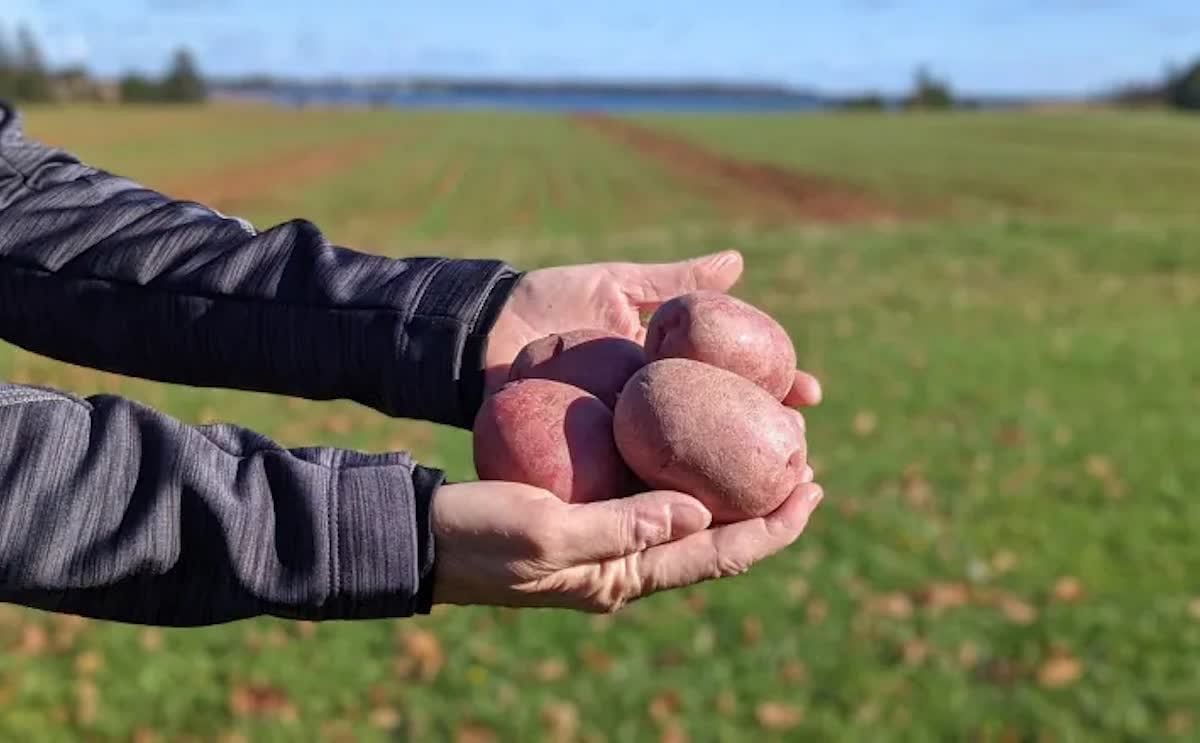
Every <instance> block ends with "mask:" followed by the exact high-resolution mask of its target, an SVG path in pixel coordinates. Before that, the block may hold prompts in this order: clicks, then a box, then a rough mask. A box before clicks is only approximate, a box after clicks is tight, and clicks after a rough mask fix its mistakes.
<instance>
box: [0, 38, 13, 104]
mask: <svg viewBox="0 0 1200 743" xmlns="http://www.w3.org/2000/svg"><path fill="white" fill-rule="evenodd" d="M16 72H17V64H16V57H15V56H14V55H13V52H12V49H10V48H9V46H8V33H7V32H6V30H5V28H4V26H0V98H14V97H16V96H15V95H14V92H15V91H14V90H13V86H14V84H15V82H16Z"/></svg>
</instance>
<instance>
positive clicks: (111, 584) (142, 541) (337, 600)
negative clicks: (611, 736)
mask: <svg viewBox="0 0 1200 743" xmlns="http://www.w3.org/2000/svg"><path fill="white" fill-rule="evenodd" d="M441 482H442V474H441V473H440V472H438V471H436V470H430V469H425V468H422V467H419V466H416V465H414V464H413V462H412V461H411V460H410V459H409V458H408V456H407V455H404V454H383V455H369V454H362V453H358V452H351V451H342V450H335V449H319V448H311V449H300V450H292V451H288V450H285V449H283V448H281V447H279V446H278V445H276V444H274V443H273V442H271V441H269V440H267V439H265V438H263V437H262V436H259V435H257V434H255V433H253V432H251V431H247V430H244V429H239V428H236V427H233V426H210V427H199V428H197V427H190V426H185V425H183V424H181V423H179V422H178V421H175V420H173V419H171V418H169V417H167V416H165V415H162V414H160V413H157V412H155V411H153V410H150V409H148V408H146V407H143V406H141V405H138V404H135V403H132V402H129V401H127V400H124V399H121V398H117V397H111V396H97V397H92V398H88V399H79V398H75V397H71V396H68V395H64V394H60V393H58V392H54V391H48V390H44V389H40V388H33V387H20V386H14V385H0V601H5V602H10V603H17V604H22V605H25V606H30V607H36V608H40V609H45V610H49V611H57V612H67V613H73V614H80V615H84V616H90V617H95V618H100V619H109V620H117V621H123V622H134V623H142V624H156V625H167V626H194V625H206V624H215V623H221V622H227V621H232V620H236V619H242V618H246V617H252V616H257V615H275V616H281V617H288V618H304V619H314V620H319V619H360V618H373V617H399V616H408V615H411V614H414V613H424V612H426V611H428V608H429V605H430V602H431V600H432V590H433V587H432V570H433V567H432V566H433V542H432V532H431V530H430V523H429V504H430V502H431V498H432V496H433V493H434V492H435V491H436V489H437V488H438V487H439V485H440V484H441Z"/></svg>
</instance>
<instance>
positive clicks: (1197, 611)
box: [1188, 597, 1200, 622]
mask: <svg viewBox="0 0 1200 743" xmlns="http://www.w3.org/2000/svg"><path fill="white" fill-rule="evenodd" d="M1188 614H1191V615H1192V619H1195V620H1196V621H1197V622H1200V597H1197V598H1194V599H1192V600H1191V601H1189V602H1188Z"/></svg>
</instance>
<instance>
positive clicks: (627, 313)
mask: <svg viewBox="0 0 1200 743" xmlns="http://www.w3.org/2000/svg"><path fill="white" fill-rule="evenodd" d="M741 275H742V256H741V254H740V253H738V252H737V251H733V250H729V251H725V252H722V253H714V254H712V255H707V256H703V257H700V258H693V259H691V260H687V261H680V262H678V263H646V264H640V263H591V264H584V265H579V266H562V267H558V268H546V269H541V270H538V271H531V272H529V273H528V274H526V275H525V277H524V278H522V279H521V282H520V283H519V284H517V286H516V288H515V289H514V290H513V293H512V296H511V297H509V299H508V302H507V303H506V304H505V306H504V309H503V310H501V312H500V316H499V317H498V318H497V319H496V324H495V325H494V326H493V328H492V332H491V334H490V335H489V337H488V347H487V356H486V360H485V363H486V365H487V381H486V384H487V389H488V391H489V392H494V391H495V390H496V389H498V388H499V387H500V386H501V385H503V384H504V382H505V380H507V378H508V370H509V367H510V366H512V362H513V359H514V358H516V356H517V354H518V353H520V351H521V349H522V348H524V347H525V345H526V344H528V343H530V342H531V341H535V340H537V339H538V338H542V337H545V336H547V335H550V334H551V333H558V332H564V331H567V330H577V329H579V328H599V329H601V330H607V331H609V332H612V333H616V334H618V335H621V336H624V337H626V338H630V339H633V340H635V341H637V342H638V343H642V342H644V341H645V339H646V329H645V327H644V326H643V325H642V313H644V312H652V311H653V310H654V309H655V308H657V307H658V306H659V305H661V304H662V303H664V302H666V301H668V300H670V299H672V298H674V297H677V296H679V295H680V294H686V293H688V292H691V291H696V290H700V289H707V290H710V291H719V292H724V291H728V290H729V289H730V288H731V287H732V286H733V285H734V284H736V283H737V281H738V279H739V278H740V277H741ZM820 401H821V385H820V383H818V382H817V380H816V378H814V377H813V376H812V375H811V374H808V373H805V372H801V371H798V372H796V380H795V383H794V384H793V386H792V391H791V392H790V393H789V394H788V396H787V399H785V400H784V402H785V403H786V404H788V405H796V406H808V405H816V404H817V403H819V402H820Z"/></svg>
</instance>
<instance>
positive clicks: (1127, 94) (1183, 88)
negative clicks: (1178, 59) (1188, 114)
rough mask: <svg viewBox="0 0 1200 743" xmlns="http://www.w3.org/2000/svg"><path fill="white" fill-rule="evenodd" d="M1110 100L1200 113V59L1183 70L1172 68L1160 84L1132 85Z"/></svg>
mask: <svg viewBox="0 0 1200 743" xmlns="http://www.w3.org/2000/svg"><path fill="white" fill-rule="evenodd" d="M1109 99H1110V100H1112V101H1113V102H1114V103H1118V104H1122V105H1127V106H1162V105H1167V106H1171V107H1172V108H1177V109H1179V110H1181V111H1194V112H1200V58H1198V59H1197V60H1196V61H1195V62H1193V63H1191V64H1190V65H1186V66H1184V67H1183V68H1177V69H1170V70H1168V71H1167V74H1166V75H1164V76H1163V80H1162V82H1160V83H1152V84H1140V85H1129V86H1126V87H1124V88H1120V89H1118V90H1117V91H1116V92H1114V93H1113V94H1112V95H1110V96H1109Z"/></svg>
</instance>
